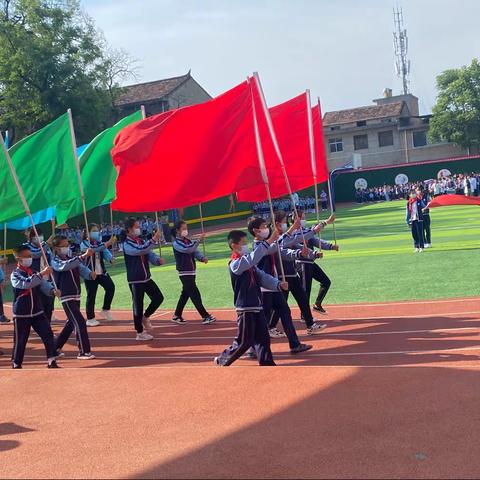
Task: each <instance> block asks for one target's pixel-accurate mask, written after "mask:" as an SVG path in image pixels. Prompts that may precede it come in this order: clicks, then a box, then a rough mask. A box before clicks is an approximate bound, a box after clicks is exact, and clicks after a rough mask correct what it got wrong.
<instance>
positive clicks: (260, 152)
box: [247, 78, 285, 282]
mask: <svg viewBox="0 0 480 480" xmlns="http://www.w3.org/2000/svg"><path fill="white" fill-rule="evenodd" d="M247 82H248V83H249V86H250V93H251V97H252V112H253V130H254V133H255V143H256V146H257V155H258V164H259V166H260V173H261V175H262V180H263V183H264V185H265V190H266V192H267V198H268V204H269V206H270V215H271V217H272V229H274V228H275V214H274V213H273V204H272V197H271V195H270V183H269V180H268V175H267V169H266V167H265V159H264V157H263V150H262V142H261V140H260V132H259V131H258V122H257V112H256V109H255V99H254V98H253V91H252V84H251V82H250V79H249V78H247ZM276 243H277V250H278V259H279V262H278V263H279V264H280V271H281V274H282V281H283V282H285V269H284V268H283V261H282V254H281V251H280V245H279V244H278V242H276Z"/></svg>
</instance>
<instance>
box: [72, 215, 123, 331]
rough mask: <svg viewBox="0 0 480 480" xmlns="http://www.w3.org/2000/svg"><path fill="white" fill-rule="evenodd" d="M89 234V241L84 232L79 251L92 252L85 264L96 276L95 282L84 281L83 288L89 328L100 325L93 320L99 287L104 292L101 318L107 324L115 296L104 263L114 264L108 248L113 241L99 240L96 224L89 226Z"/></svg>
mask: <svg viewBox="0 0 480 480" xmlns="http://www.w3.org/2000/svg"><path fill="white" fill-rule="evenodd" d="M89 233H90V240H89V239H88V238H87V236H86V232H84V238H83V240H82V243H81V244H80V251H81V252H82V253H85V252H86V251H87V250H88V249H89V248H90V249H92V250H93V252H94V255H92V256H91V257H90V258H89V259H88V261H87V263H86V264H87V266H88V267H89V268H91V269H92V270H93V271H94V272H95V273H96V274H97V276H96V278H95V280H85V288H86V290H87V305H86V313H87V325H88V326H89V327H96V326H97V325H99V324H100V322H99V321H98V320H96V319H95V300H96V298H97V290H98V287H99V286H100V287H102V288H103V289H104V291H105V295H104V297H103V307H102V318H103V319H104V320H107V321H109V322H111V321H112V320H113V318H112V315H111V313H110V308H111V306H112V301H113V296H114V295H115V284H114V283H113V280H112V279H111V278H110V275H109V274H108V272H107V269H106V268H105V262H108V263H110V264H112V263H113V262H114V258H113V255H112V252H111V251H110V247H111V246H112V245H113V243H114V241H115V240H114V238H113V237H111V238H110V239H109V240H108V241H106V242H105V243H103V242H102V241H101V238H100V230H99V228H98V225H96V224H92V225H90V228H89Z"/></svg>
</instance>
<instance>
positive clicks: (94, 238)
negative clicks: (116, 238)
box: [90, 232, 100, 242]
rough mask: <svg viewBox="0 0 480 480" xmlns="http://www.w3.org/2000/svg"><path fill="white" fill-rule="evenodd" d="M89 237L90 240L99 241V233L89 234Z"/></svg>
mask: <svg viewBox="0 0 480 480" xmlns="http://www.w3.org/2000/svg"><path fill="white" fill-rule="evenodd" d="M90 237H91V238H92V240H95V241H97V242H98V240H100V232H90Z"/></svg>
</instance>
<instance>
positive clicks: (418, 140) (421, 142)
mask: <svg viewBox="0 0 480 480" xmlns="http://www.w3.org/2000/svg"><path fill="white" fill-rule="evenodd" d="M426 144H427V132H413V146H414V147H424V146H425V145H426Z"/></svg>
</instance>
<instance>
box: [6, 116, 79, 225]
mask: <svg viewBox="0 0 480 480" xmlns="http://www.w3.org/2000/svg"><path fill="white" fill-rule="evenodd" d="M8 152H9V154H10V157H11V158H12V163H13V166H14V168H15V171H16V173H17V176H18V180H19V182H20V185H21V187H22V189H23V191H24V193H25V198H26V200H27V203H28V206H29V207H30V210H31V211H32V212H38V211H40V210H44V209H47V208H48V207H51V206H54V205H58V204H60V203H63V202H70V201H71V200H72V199H74V198H76V197H78V195H79V194H78V184H77V177H76V173H75V158H74V156H73V144H72V137H71V132H70V125H69V120H68V114H67V113H65V114H64V115H62V116H61V117H59V118H58V119H57V120H55V121H54V122H52V123H50V124H49V125H47V126H46V127H44V128H42V129H41V130H39V131H38V132H35V133H33V134H32V135H30V136H28V137H26V138H24V139H23V140H20V141H19V142H18V143H16V144H15V145H14V146H13V147H11V148H10V149H9V151H8ZM2 157H4V155H2ZM0 163H1V168H0V205H1V208H0V223H4V222H8V221H10V220H15V219H17V218H21V217H24V216H25V210H24V208H23V205H22V203H21V201H20V199H19V198H18V192H17V189H16V187H15V184H14V183H13V180H12V176H11V174H10V170H9V169H8V168H6V167H7V164H6V160H5V158H1V159H0ZM4 167H5V168H4Z"/></svg>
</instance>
